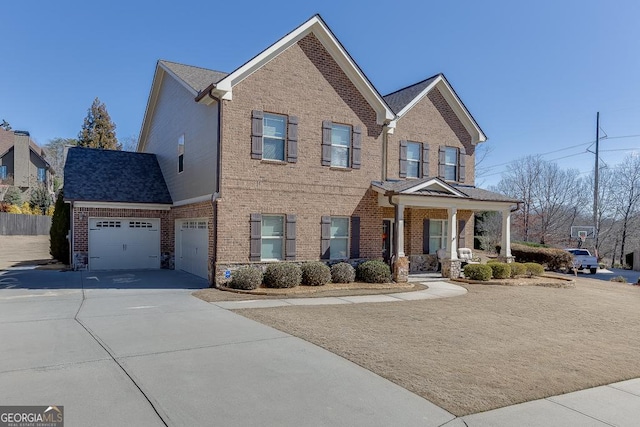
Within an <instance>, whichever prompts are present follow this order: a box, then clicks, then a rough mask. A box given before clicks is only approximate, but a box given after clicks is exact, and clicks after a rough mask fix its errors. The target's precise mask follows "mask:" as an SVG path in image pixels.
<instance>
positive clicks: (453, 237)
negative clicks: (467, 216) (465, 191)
mask: <svg viewBox="0 0 640 427" xmlns="http://www.w3.org/2000/svg"><path fill="white" fill-rule="evenodd" d="M447 212H448V213H449V230H447V231H448V233H449V238H448V239H447V254H449V258H451V259H452V260H455V259H458V208H449V209H448V210H447Z"/></svg>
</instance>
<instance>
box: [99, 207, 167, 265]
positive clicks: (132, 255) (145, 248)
mask: <svg viewBox="0 0 640 427" xmlns="http://www.w3.org/2000/svg"><path fill="white" fill-rule="evenodd" d="M152 268H154V269H155V268H160V220H159V219H140V218H89V269H90V270H132V269H152Z"/></svg>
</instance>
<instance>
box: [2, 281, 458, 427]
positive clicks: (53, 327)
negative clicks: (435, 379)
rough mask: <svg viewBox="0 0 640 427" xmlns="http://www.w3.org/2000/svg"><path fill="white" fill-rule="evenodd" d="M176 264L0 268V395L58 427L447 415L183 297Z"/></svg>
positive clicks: (409, 420) (371, 420) (395, 420)
mask: <svg viewBox="0 0 640 427" xmlns="http://www.w3.org/2000/svg"><path fill="white" fill-rule="evenodd" d="M203 286H206V283H205V281H204V280H202V279H199V278H197V277H195V276H192V275H189V274H186V273H181V272H176V271H146V272H139V271H138V272H105V273H94V272H55V271H34V270H27V271H0V342H1V343H2V346H0V402H2V404H3V405H45V404H46V405H64V407H65V408H64V409H65V418H66V420H65V421H66V425H67V426H85V425H92V426H113V425H136V426H162V425H171V426H174V425H175V426H183V425H184V426H197V425H225V426H227V425H228V426H233V425H242V426H253V425H256V426H257V425H260V426H264V425H278V426H287V425H290V426H300V425H349V426H357V425H362V426H365V425H366V426H376V425H380V426H387V425H403V426H413V425H421V426H439V425H442V424H444V423H445V422H448V421H450V420H452V419H453V418H454V417H453V416H452V415H451V414H449V413H448V412H446V411H444V410H442V409H440V408H438V407H437V406H435V405H433V404H432V403H430V402H428V401H426V400H424V399H422V398H420V397H418V396H416V395H415V394H413V393H410V392H408V391H407V390H405V389H403V388H401V387H399V386H397V385H395V384H393V383H391V382H389V381H387V380H385V379H383V378H381V377H379V376H377V375H375V374H373V373H371V372H369V371H367V370H365V369H363V368H361V367H359V366H357V365H355V364H353V363H351V362H349V361H347V360H345V359H342V358H341V357H339V356H336V355H334V354H332V353H330V352H328V351H325V350H323V349H321V348H319V347H316V346H314V345H312V344H310V343H307V342H305V341H303V340H300V339H298V338H295V337H292V336H290V335H288V334H285V333H282V332H280V331H278V330H276V329H273V328H270V327H267V326H264V325H262V324H259V323H256V322H254V321H251V320H249V319H246V318H244V317H241V316H239V315H236V314H234V313H232V312H230V311H227V310H224V309H222V308H220V307H216V306H215V305H212V304H208V303H206V302H203V301H201V300H198V299H196V298H194V297H192V296H191V295H190V293H191V290H190V289H189V288H201V287H203Z"/></svg>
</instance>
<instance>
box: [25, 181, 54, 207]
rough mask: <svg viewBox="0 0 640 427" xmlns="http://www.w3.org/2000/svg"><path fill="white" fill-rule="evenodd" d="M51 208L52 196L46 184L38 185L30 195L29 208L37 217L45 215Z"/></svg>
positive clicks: (32, 189)
mask: <svg viewBox="0 0 640 427" xmlns="http://www.w3.org/2000/svg"><path fill="white" fill-rule="evenodd" d="M49 206H51V196H49V192H48V191H47V187H45V186H44V184H38V185H36V186H35V187H33V188H31V191H30V194H29V207H30V208H31V211H32V212H33V213H34V214H36V215H45V214H46V213H47V209H49Z"/></svg>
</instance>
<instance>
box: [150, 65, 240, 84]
mask: <svg viewBox="0 0 640 427" xmlns="http://www.w3.org/2000/svg"><path fill="white" fill-rule="evenodd" d="M158 62H160V63H161V64H162V65H164V66H165V67H167V68H168V69H169V70H171V72H173V73H174V74H175V75H176V76H178V78H180V79H181V80H182V81H184V82H185V83H186V84H188V85H189V86H190V87H191V88H193V90H195V91H196V92H201V91H203V90H204V89H206V88H207V87H208V86H209V85H210V84H211V83H217V82H219V81H220V80H222V79H223V78H225V77H227V76H228V74H227V73H223V72H222V71H215V70H209V69H206V68H201V67H194V66H192V65H185V64H179V63H177V62H170V61H164V60H160V61H158Z"/></svg>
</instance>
